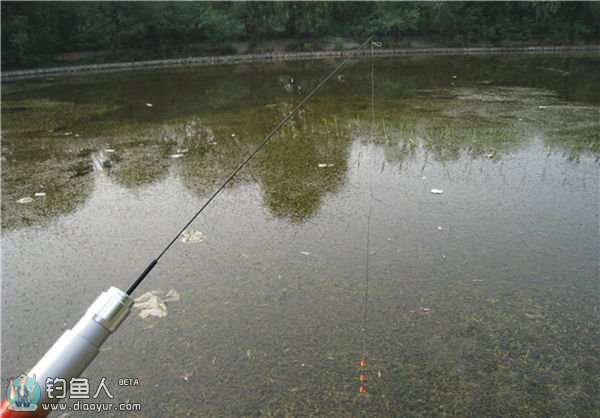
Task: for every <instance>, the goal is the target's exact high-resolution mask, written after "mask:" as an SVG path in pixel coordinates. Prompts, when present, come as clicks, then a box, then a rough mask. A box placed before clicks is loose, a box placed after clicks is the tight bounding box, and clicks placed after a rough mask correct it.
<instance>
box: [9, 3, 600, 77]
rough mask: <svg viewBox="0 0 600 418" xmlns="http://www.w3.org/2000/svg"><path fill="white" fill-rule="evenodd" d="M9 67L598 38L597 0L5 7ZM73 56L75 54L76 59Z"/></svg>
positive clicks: (573, 41) (599, 16)
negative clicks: (276, 44)
mask: <svg viewBox="0 0 600 418" xmlns="http://www.w3.org/2000/svg"><path fill="white" fill-rule="evenodd" d="M1 7H2V66H3V68H23V67H27V66H42V65H47V64H49V63H52V62H55V61H54V60H55V55H57V54H61V53H63V54H64V53H79V54H74V56H75V57H79V58H74V59H80V60H84V61H86V60H87V62H110V61H123V60H139V59H149V58H171V57H177V56H189V55H206V54H223V53H227V54H228V53H235V52H236V50H237V49H236V47H235V46H234V44H235V43H236V42H244V43H247V44H248V51H249V52H264V50H265V49H268V48H269V47H268V46H264V41H265V40H270V39H280V38H285V39H287V42H286V43H285V45H286V46H285V48H287V49H290V50H300V51H306V50H314V49H320V48H322V47H323V46H324V45H323V43H324V39H326V38H327V39H328V40H329V42H330V43H332V44H333V45H334V47H335V48H336V49H344V48H345V45H346V44H347V42H346V41H347V40H348V39H350V40H351V39H352V38H359V39H363V38H365V37H366V36H369V35H371V34H375V35H376V36H378V37H379V38H380V39H382V40H383V41H384V46H388V47H394V46H401V47H406V46H411V44H413V43H415V44H423V43H426V44H435V45H447V46H466V45H497V46H508V45H531V44H538V45H549V44H551V45H559V44H578V43H585V42H598V40H599V39H600V31H599V28H598V24H597V22H598V21H600V4H599V3H596V2H577V1H575V2H281V1H277V2H145V3H140V2H118V1H115V2H80V3H73V2H25V3H22V2H16V1H3V2H2V4H1ZM69 59H73V58H69Z"/></svg>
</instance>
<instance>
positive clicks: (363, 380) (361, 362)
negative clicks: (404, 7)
mask: <svg viewBox="0 0 600 418" xmlns="http://www.w3.org/2000/svg"><path fill="white" fill-rule="evenodd" d="M381 45H382V44H381V42H371V137H372V138H373V137H375V69H374V49H375V47H378V48H380V47H381ZM367 187H368V188H369V195H370V196H371V197H373V193H371V182H370V181H369V179H367ZM372 209H373V206H372V204H371V203H370V202H369V214H368V215H367V239H366V241H367V242H366V256H365V285H364V288H365V293H364V295H363V317H362V326H361V328H360V332H361V337H362V338H361V345H362V347H361V349H362V351H361V354H362V357H361V359H360V360H359V362H358V365H359V366H360V371H359V376H358V380H359V382H360V386H359V388H358V392H359V393H365V392H366V391H367V389H366V384H367V383H366V382H367V375H366V371H365V370H366V367H367V360H366V359H367V354H368V353H367V335H366V330H367V313H368V309H369V256H370V251H371V250H370V241H371V211H372Z"/></svg>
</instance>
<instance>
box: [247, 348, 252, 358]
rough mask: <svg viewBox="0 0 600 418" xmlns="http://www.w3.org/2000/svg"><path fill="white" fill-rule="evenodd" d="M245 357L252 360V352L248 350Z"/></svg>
mask: <svg viewBox="0 0 600 418" xmlns="http://www.w3.org/2000/svg"><path fill="white" fill-rule="evenodd" d="M246 357H248V358H252V350H250V349H247V350H246Z"/></svg>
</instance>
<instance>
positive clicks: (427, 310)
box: [421, 306, 434, 316]
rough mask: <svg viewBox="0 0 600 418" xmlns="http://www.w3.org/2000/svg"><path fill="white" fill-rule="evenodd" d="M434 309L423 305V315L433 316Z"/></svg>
mask: <svg viewBox="0 0 600 418" xmlns="http://www.w3.org/2000/svg"><path fill="white" fill-rule="evenodd" d="M433 313H434V310H433V309H431V308H424V307H423V306H421V315H423V316H431V315H433Z"/></svg>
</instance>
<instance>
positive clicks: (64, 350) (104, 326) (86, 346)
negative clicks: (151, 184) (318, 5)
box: [0, 35, 374, 418]
mask: <svg viewBox="0 0 600 418" xmlns="http://www.w3.org/2000/svg"><path fill="white" fill-rule="evenodd" d="M373 36H374V35H371V36H370V37H369V38H368V39H367V40H366V41H364V42H363V43H362V44H361V45H360V46H359V47H358V48H356V49H355V50H354V51H353V52H352V53H351V54H350V55H348V56H347V57H346V58H345V59H344V60H343V61H342V62H341V63H340V64H339V65H338V66H337V67H336V68H335V69H334V70H333V71H331V72H330V73H329V74H328V75H327V76H326V77H325V78H323V80H321V81H320V82H319V84H317V86H316V87H315V88H314V89H313V90H312V91H311V92H310V93H309V94H308V95H307V96H306V97H305V98H304V99H303V100H302V101H301V102H300V103H298V105H296V107H295V108H294V109H292V110H291V111H290V113H288V115H287V116H286V117H284V118H283V119H282V120H281V121H280V122H279V123H278V124H277V125H276V126H275V128H273V130H272V131H271V132H270V133H269V134H268V135H267V136H266V137H265V138H264V139H263V140H262V141H261V142H260V143H259V144H258V146H257V147H256V148H255V149H254V150H253V151H252V152H251V153H250V154H249V155H248V157H246V159H244V160H243V161H242V163H241V164H240V165H239V166H238V167H237V168H236V169H235V170H234V171H233V172H232V173H231V175H230V176H229V177H227V179H226V180H225V181H224V182H223V183H222V184H221V186H220V187H219V188H218V189H217V190H216V191H215V192H214V193H213V194H212V195H211V196H210V197H209V198H208V200H207V201H206V202H205V203H204V204H203V205H202V206H201V207H200V209H199V210H198V211H197V212H196V213H195V214H194V215H193V216H192V217H191V219H190V220H189V221H188V222H187V223H186V224H185V226H184V227H183V228H182V229H181V230H180V231H179V232H178V233H177V234H176V235H175V236H174V237H173V239H171V241H169V243H168V244H167V245H166V247H165V248H164V249H163V250H162V251H161V252H160V254H159V255H158V256H157V257H156V258H155V259H153V260H152V261H151V262H150V264H148V266H147V267H146V268H145V269H144V271H143V272H142V274H140V275H139V277H138V278H137V279H135V280H134V281H133V283H131V285H130V286H129V288H128V289H127V291H125V292H123V291H122V290H121V289H118V288H117V287H114V286H112V287H110V288H109V289H108V290H107V291H105V292H102V294H101V295H100V296H99V297H98V298H97V299H96V300H95V301H94V302H93V303H92V304H91V305H90V307H89V308H88V309H87V311H86V313H85V314H84V315H83V317H82V318H81V319H80V320H79V322H77V324H76V325H75V326H74V327H73V328H72V329H69V330H67V331H65V332H64V334H62V336H61V337H60V338H59V339H58V340H57V341H56V342H55V343H54V345H53V346H52V347H51V348H50V349H49V350H48V351H47V352H46V354H44V356H43V357H42V358H41V359H40V360H39V361H38V363H37V364H36V365H35V366H33V368H32V369H31V370H30V371H29V372H28V373H27V374H24V373H23V374H21V375H20V378H17V379H14V380H12V381H9V388H8V389H7V396H6V398H5V399H4V400H3V402H2V405H1V407H0V418H9V417H10V418H13V417H14V418H17V417H18V418H26V417H45V416H47V415H48V414H50V413H51V412H52V410H53V409H52V408H51V406H52V405H55V404H58V403H59V402H60V400H61V399H62V398H64V397H65V396H66V394H67V393H68V392H69V389H70V387H71V382H72V379H76V378H79V376H81V374H82V373H83V371H84V370H85V369H86V368H87V366H88V365H89V364H90V363H91V362H92V361H93V360H94V358H95V357H96V355H97V354H98V353H99V351H100V347H101V346H102V344H103V343H104V341H106V339H107V338H108V337H109V336H110V335H111V334H112V333H113V332H115V331H116V330H117V328H118V327H119V326H120V325H121V323H122V322H123V321H124V320H125V318H127V316H128V315H129V313H130V311H131V307H132V305H133V299H132V298H131V295H132V294H133V292H134V291H135V290H136V289H137V287H138V286H139V285H140V284H141V283H142V281H143V280H144V279H145V278H146V276H148V274H149V273H150V272H151V271H152V269H154V267H155V266H156V264H157V263H158V262H159V260H160V259H161V258H162V256H163V255H164V254H165V253H166V252H167V251H168V250H169V248H171V246H172V245H173V244H174V243H175V241H177V239H178V238H179V236H180V235H181V234H182V233H183V232H184V231H185V230H186V229H187V228H188V227H189V226H190V225H191V224H192V222H194V220H195V219H196V218H197V217H198V216H199V215H200V214H201V213H202V212H203V211H204V209H206V207H207V206H208V205H209V204H210V203H211V202H212V201H213V200H214V199H215V198H216V197H217V196H218V195H219V193H221V191H222V190H223V189H224V188H225V187H226V186H227V185H228V184H229V183H230V182H231V181H232V180H233V178H234V177H235V176H236V175H237V174H238V173H239V172H240V171H241V170H242V168H244V167H245V166H246V165H247V164H248V163H249V162H250V160H252V158H254V156H255V155H256V154H257V153H258V152H259V151H260V150H261V149H262V148H263V147H264V146H265V145H266V144H267V142H269V140H270V139H271V138H272V137H273V136H274V135H275V134H276V133H277V131H279V129H281V128H282V127H283V126H284V125H285V124H286V123H287V122H288V121H289V120H290V119H291V118H292V117H293V116H294V115H295V114H296V113H297V112H298V111H299V110H300V109H301V108H302V107H303V106H304V105H305V104H306V102H307V101H308V100H309V99H310V98H311V97H312V96H314V95H315V94H316V93H317V91H319V90H320V89H321V87H323V86H324V85H325V84H326V83H327V81H329V79H330V78H331V77H333V75H335V74H336V73H337V72H338V71H339V70H340V69H341V68H342V67H343V66H344V65H345V64H346V63H347V62H348V61H349V60H350V59H352V58H353V57H354V56H355V55H356V54H357V53H358V51H360V50H361V49H363V48H364V47H365V45H367V44H368V43H369V42H371V40H372V39H373ZM56 378H60V379H62V382H64V385H65V387H64V392H63V395H65V396H61V398H58V397H57V396H50V394H48V390H44V389H46V388H47V386H46V384H47V382H48V381H50V382H52V381H54V380H55V379H56ZM9 380H10V379H9ZM19 381H20V382H19ZM36 386H37V388H36ZM36 389H37V391H36ZM36 395H37V396H36ZM32 400H33V401H35V402H32ZM33 404H35V405H36V409H35V410H27V409H26V408H28V407H31V408H33ZM40 405H42V407H40ZM55 406H56V405H55Z"/></svg>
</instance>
